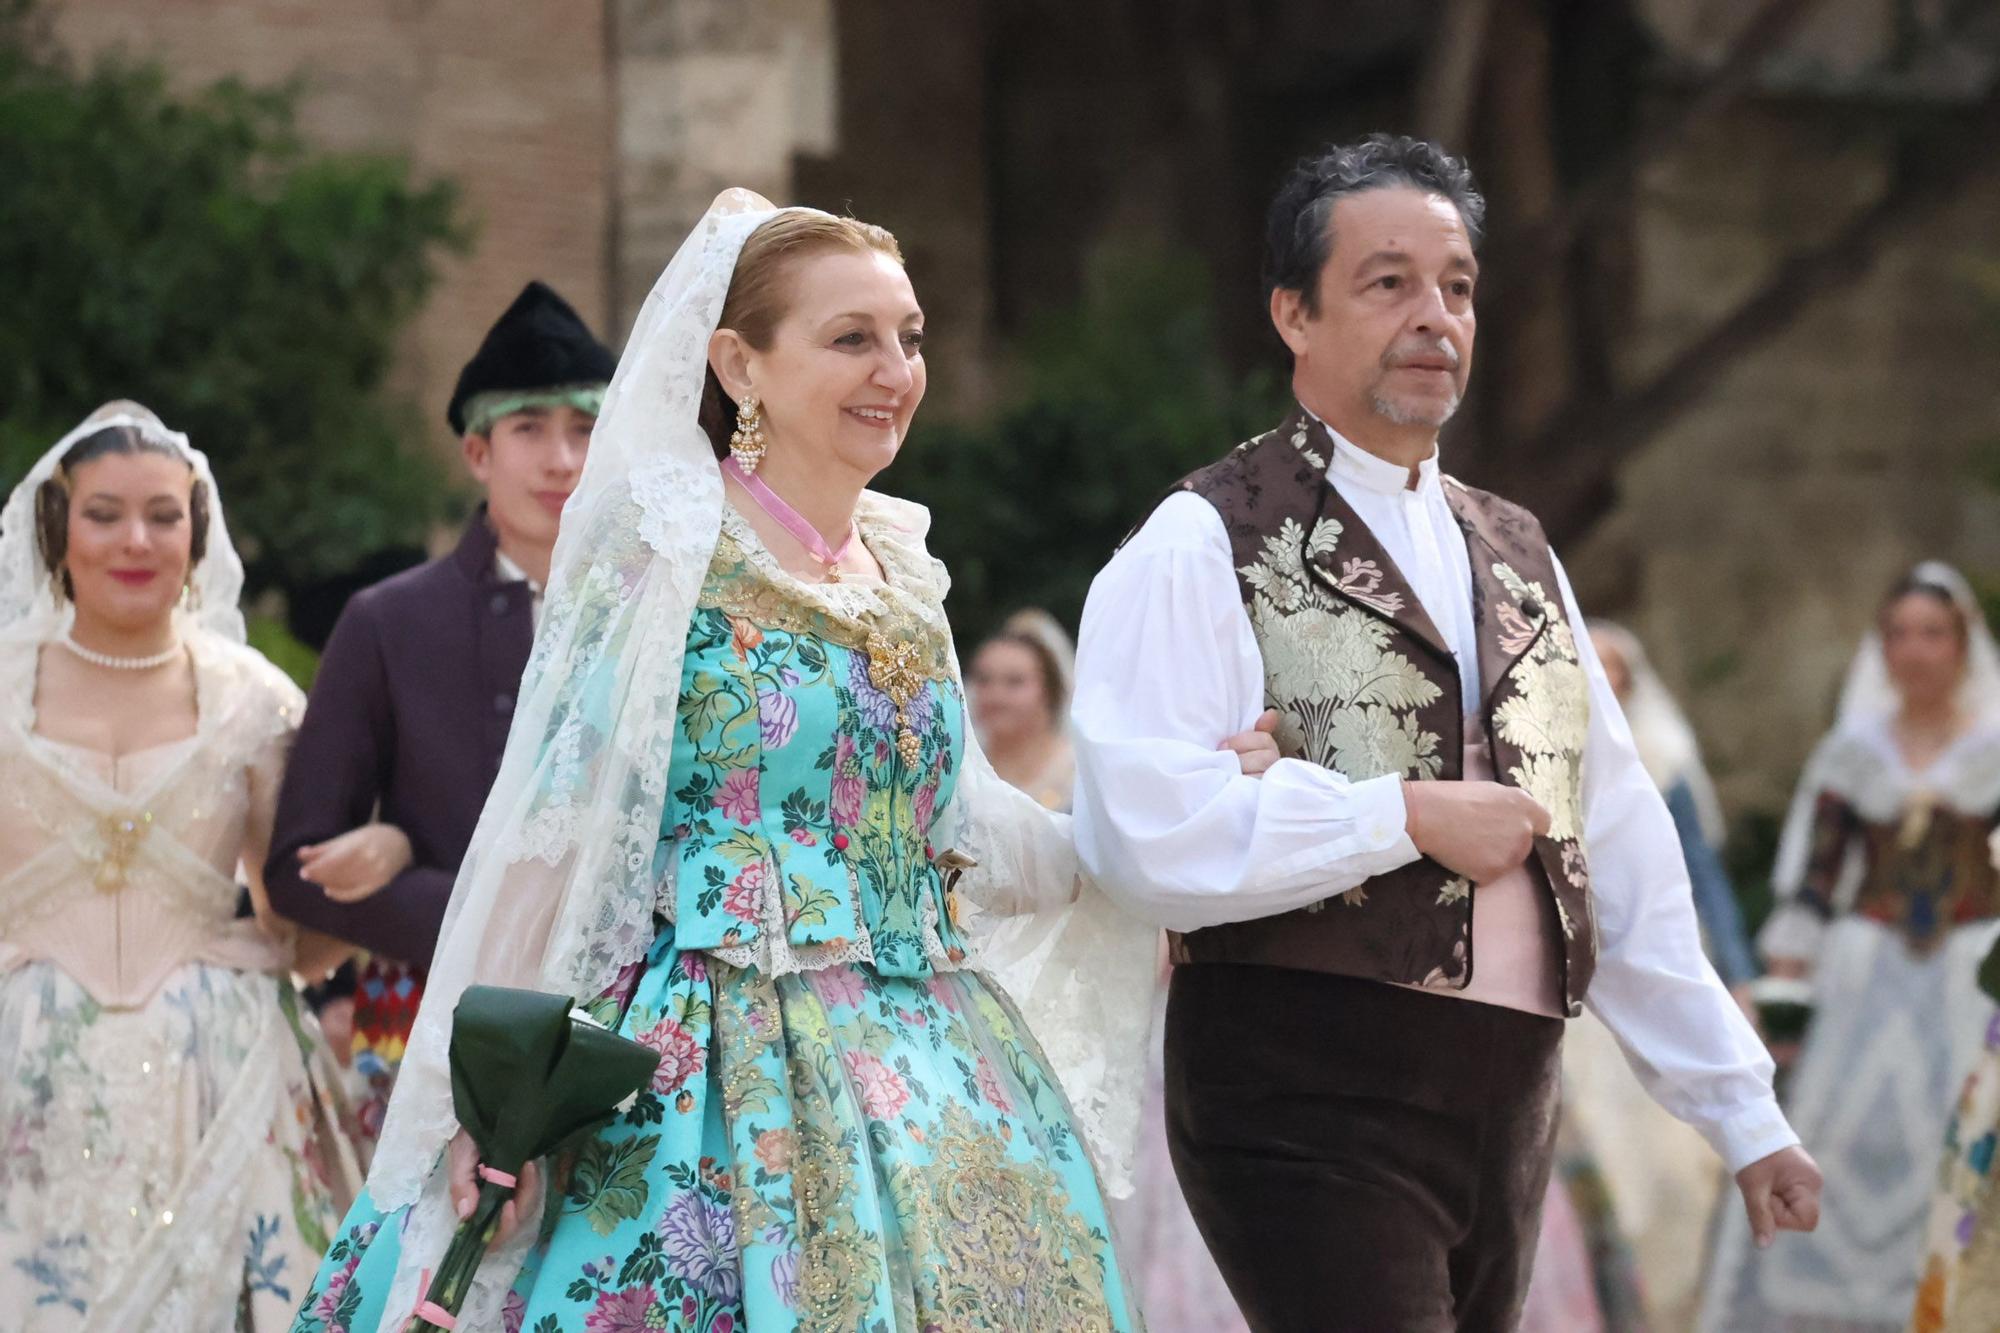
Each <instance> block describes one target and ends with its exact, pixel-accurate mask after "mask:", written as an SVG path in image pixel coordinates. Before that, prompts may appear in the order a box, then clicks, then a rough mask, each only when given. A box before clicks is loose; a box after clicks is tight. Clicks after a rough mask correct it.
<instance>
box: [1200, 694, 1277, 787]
mask: <svg viewBox="0 0 2000 1333" xmlns="http://www.w3.org/2000/svg"><path fill="white" fill-rule="evenodd" d="M1277 731H1278V710H1277V709H1275V708H1266V709H1265V710H1264V715H1263V716H1262V717H1260V718H1258V719H1257V721H1256V722H1255V723H1254V724H1253V725H1252V726H1251V728H1250V730H1248V731H1241V732H1238V733H1237V734H1236V735H1234V736H1231V737H1230V738H1229V739H1228V740H1226V741H1224V742H1223V743H1222V744H1220V745H1218V746H1216V747H1215V748H1216V749H1218V750H1230V751H1233V752H1234V753H1235V755H1236V762H1237V763H1239V764H1241V765H1242V766H1243V776H1244V777H1246V778H1255V777H1261V776H1263V774H1264V770H1266V769H1268V768H1269V767H1270V766H1271V765H1273V764H1275V763H1277V762H1278V760H1279V759H1280V758H1282V757H1283V756H1281V755H1280V754H1279V753H1278V736H1277Z"/></svg>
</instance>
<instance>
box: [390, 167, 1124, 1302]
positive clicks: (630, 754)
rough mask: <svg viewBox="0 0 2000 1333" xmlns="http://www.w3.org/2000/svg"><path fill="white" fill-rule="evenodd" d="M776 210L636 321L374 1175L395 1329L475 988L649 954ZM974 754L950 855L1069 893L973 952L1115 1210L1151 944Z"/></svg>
mask: <svg viewBox="0 0 2000 1333" xmlns="http://www.w3.org/2000/svg"><path fill="white" fill-rule="evenodd" d="M778 211H779V210H777V209H775V208H773V207H772V205H771V204H770V203H769V202H767V201H766V200H764V199H762V198H760V197H759V196H757V195H755V194H753V193H751V192H749V191H745V190H729V191H726V192H724V193H723V194H722V195H720V196H718V197H717V199H716V201H715V203H714V204H713V205H712V206H711V207H710V209H709V211H708V213H707V214H706V215H705V216H704V217H703V218H702V220H701V221H700V223H699V224H697V226H696V227H695V229H694V231H693V232H692V233H691V234H690V235H689V237H688V239H687V240H686V241H685V242H684V243H683V244H682V246H681V248H680V251H679V253H677V254H676V255H675V256H674V258H673V260H672V262H671V263H669V264H668V265H667V268H666V271H665V272H664V273H663V274H661V276H660V279H659V281H658V282H657V283H655V284H654V286H653V289H652V292H651V293H650V294H649V295H648V296H647V298H646V302H645V305H644V307H643V308H642V309H641V311H640V313H639V318H638V321H637V322H636V324H635V325H634V327H633V330H632V335H631V338H630V340H629V341H628V343H627V345H626V348H625V353H624V355H623V356H622V357H621V358H620V360H619V363H618V369H617V373H616V374H615V375H614V376H613V378H612V380H611V385H610V388H609V389H608V391H607V392H606V395H605V399H604V407H603V411H602V413H601V414H600V415H599V417H598V421H597V427H596V430H595V432H594V433H593V435H592V438H591V447H590V454H589V458H588V460H587V461H586V463H585V466H584V470H583V476H582V478H581V480H580V482H579V485H578V487H577V490H576V492H575V493H574V494H573V495H572V496H571V497H570V500H569V503H568V505H567V506H566V507H565V509H564V513H563V522H562V530H561V535H560V537H559V538H558V540H557V542H556V547H555V553H554V559H553V561H552V562H551V565H550V571H549V581H548V584H547V590H546V593H545V603H544V611H543V616H542V623H541V628H540V630H539V632H538V633H537V635H536V639H535V648H534V652H533V654H532V655H531V657H530V658H529V662H528V668H527V672H526V674H525V676H524V677H523V679H522V682H521V689H520V692H519V695H518V703H517V705H516V710H515V715H514V723H513V729H512V731H511V732H510V733H509V736H508V740H507V748H506V752H505V755H504V757H503V759H502V761H501V765H500V773H499V777H498V779H497V780H496V781H495V783H494V786H493V789H492V791H491V792H490V793H489V795H488V797H487V800H486V805H485V808H484V810H483V811H482V813H481V815H480V818H479V824H478V828H477V830H476V832H475V834H474V836H473V839H472V843H471V849H470V850H469V851H468V852H467V854H466V857H465V860H464V862H463V863H462V864H461V866H460V868H459V873H458V880H457V883H456V885H455V887H454V888H453V891H452V897H451V905H450V907H449V909H448V910H447V912H446V914H445V919H444V927H443V931H442V933H441V934H440V936H439V943H438V949H437V954H436V956H435V957H434V958H433V960H432V962H431V968H430V974H429V978H428V980H427V982H426V985H425V992H424V999H423V1005H422V1008H421V1010H420V1011H419V1013H418V1016H417V1021H416V1025H415V1028H414V1029H413V1031H412V1032H411V1035H410V1041H409V1045H408V1048H407V1051H406V1054H405V1056H404V1061H403V1065H402V1069H401V1072H400V1074H399V1076H398V1080H397V1085H396V1091H395V1095H394V1097H393V1099H392V1101H391V1104H390V1107H389V1111H388V1117H387V1121H386V1123H385V1125H384V1128H383V1134H382V1139H381V1143H380V1145H379V1147H378V1149H377V1152H376V1155H375V1160H374V1165H373V1168H372V1170H371V1172H370V1175H369V1182H368V1183H369V1192H370V1195H371V1196H372V1198H373V1200H374V1202H375V1204H376V1205H377V1206H378V1207H379V1208H381V1209H382V1210H383V1211H384V1212H388V1211H392V1210H394V1209H396V1208H399V1207H403V1206H405V1205H408V1206H409V1207H410V1213H409V1219H408V1224H407V1228H406V1230H405V1233H404V1237H403V1244H402V1247H401V1262H400V1264H399V1267H398V1270H397V1274H396V1279H395V1283H394V1285H393V1287H392V1288H391V1291H390V1293H389V1296H388V1300H387V1304H386V1306H385V1310H386V1311H388V1312H389V1316H396V1315H397V1314H398V1312H401V1313H403V1314H406V1313H407V1312H408V1311H409V1310H410V1309H411V1308H412V1307H413V1305H414V1304H415V1302H416V1301H417V1299H418V1297H419V1296H420V1295H421V1292H420V1291H419V1289H418V1288H419V1282H420V1279H421V1277H422V1274H423V1270H424V1269H426V1268H433V1267H435V1266H436V1263H437V1261H438V1258H439V1256H440V1255H441V1254H442V1253H443V1251H444V1248H445V1245H446V1243H447V1242H448V1240H449V1239H450V1236H451V1234H452V1231H453V1230H454V1229H455V1228H456V1226H457V1218H456V1216H455V1215H454V1214H453V1212H452V1210H451V1206H450V1200H449V1197H448V1188H447V1183H446V1181H445V1179H444V1171H443V1169H442V1167H441V1166H440V1164H439V1163H440V1157H439V1154H440V1150H441V1149H442V1148H443V1147H444V1145H445V1143H446V1142H447V1141H448V1140H449V1139H450V1137H451V1135H452V1134H453V1133H454V1132H456V1130H457V1122H456V1119H455V1118H454V1116H453V1113H452V1100H451V1078H450V1072H449V1067H448V1062H447V1055H448V1047H449V1041H450V1032H451V1014H452V1009H453V1007H454V1006H455V1005H456V1003H457V1001H458V998H459V996H460V995H461V994H462V993H463V991H464V990H465V988H466V987H467V986H468V985H472V984H475V983H477V984H485V985H501V986H519V987H528V988H533V989H538V990H543V991H550V992H555V993H558V994H566V995H573V996H576V997H578V998H579V999H581V998H586V997H589V996H592V995H595V994H598V993H599V992H601V991H603V990H604V989H606V987H608V986H609V985H610V984H611V983H612V982H613V981H614V980H616V978H617V977H618V975H619V973H620V971H621V970H622V969H623V968H625V967H627V966H628V965H633V964H637V963H638V962H640V961H641V960H642V959H643V958H644V957H645V955H646V953H647V951H648V949H649V948H650V947H651V944H652V941H653V936H654V927H653V913H654V902H655V894H656V890H657V888H658V884H657V882H656V877H655V874H654V869H653V863H654V850H655V845H656V843H657V841H658V839H659V836H660V834H659V830H660V822H661V812H662V809H663V807H664V804H665V801H666V796H667V777H668V765H669V761H670V759H671V756H672V752H673V743H674V728H675V725H676V717H677V705H678V695H679V686H680V679H681V667H682V656H683V650H684V647H685V643H686V638H687V630H688V625H689V622H690V620H691V618H692V616H693V614H694V611H695V607H696V600H697V598H698V596H699V594H700V591H701V587H702V584H703V581H704V579H705V578H706V575H707V571H708V567H709V562H710V559H711V557H712V556H713V554H714V551H715V547H716V543H717V540H718V536H719V533H720V530H721V522H722V508H723V504H724V499H723V487H722V473H721V469H720V468H719V466H718V465H717V462H716V458H715V454H714V451H713V449H712V448H711V447H710V443H709V439H708V436H707V434H706V433H705V432H704V431H703V430H702V428H701V426H700V424H699V423H698V420H697V410H698V405H699V402H700V396H701V391H702V385H703V379H704V376H705V374H706V371H707V364H708V341H709V337H710V335H711V334H712V333H713V332H714V330H715V328H716V325H717V322H718V320H719V319H720V317H721V311H722V304H723V300H724V298H725V296H726V295H727V293H728V290H729V283H730V278H731V276H732V274H733V273H734V271H735V267H736V260H737V256H738V254H739V253H740V252H741V250H742V247H743V243H744V241H745V240H746V239H747V238H748V236H749V235H750V233H751V232H753V231H754V230H756V228H757V227H758V226H760V225H762V224H763V223H764V222H766V221H767V220H769V219H770V218H772V217H773V216H775V215H776V214H777V212H778ZM967 734H968V747H969V748H968V753H967V757H966V763H965V768H964V773H963V775H962V777H961V780H960V784H959V788H958V792H957V794H956V796H955V798H954V800H953V802H952V809H951V811H950V812H948V815H947V817H949V816H951V815H956V816H957V817H958V819H957V825H956V827H953V828H949V829H944V830H940V831H939V835H938V836H939V839H940V841H939V845H940V846H957V847H960V848H961V849H963V850H965V851H967V852H968V853H969V854H970V855H972V856H974V857H976V858H978V859H979V860H981V862H982V865H983V870H982V872H981V873H982V874H983V875H988V876H990V875H994V874H998V875H1011V874H1015V873H1017V872H1018V873H1019V874H1020V875H1022V876H1024V877H1026V876H1031V875H1032V876H1037V877H1040V878H1041V879H1042V881H1043V882H1044V883H1046V882H1047V878H1048V877H1050V876H1054V877H1058V878H1059V879H1060V883H1059V884H1058V885H1057V886H1056V887H1055V889H1054V891H1053V893H1051V892H1050V891H1049V890H1047V889H1038V890H1035V891H1033V892H1032V893H1031V894H1030V895H1028V896H1030V897H1034V898H1038V899H1041V900H1042V901H1044V902H1050V905H1051V906H1061V907H1062V910H1050V911H1043V912H1039V913H1037V914H1036V915H1034V916H1028V917H1020V916H1016V917H1009V918H1004V919H1001V920H998V921H993V922H992V929H988V930H981V931H979V932H978V933H977V935H976V947H980V948H981V953H980V958H981V966H982V967H984V968H985V969H986V970H988V971H989V972H991V973H993V974H995V975H996V977H997V979H999V980H1000V981H1001V983H1002V985H1003V986H1004V987H1005V988H1006V989H1007V990H1008V991H1009V993H1010V994H1011V995H1012V997H1013V998H1014V999H1015V1001H1016V1002H1017V1004H1019V1005H1020V1007H1021V1009H1022V1010H1023V1013H1024V1016H1025V1017H1026V1018H1027V1019H1028V1022H1029V1025H1030V1028H1031V1030H1032V1031H1034V1032H1035V1033H1036V1034H1037V1036H1039V1037H1040V1038H1041V1039H1042V1041H1043V1043H1044V1045H1045V1046H1046V1048H1047V1049H1048V1052H1049V1055H1050V1057H1051V1059H1052V1060H1053V1061H1054V1062H1055V1063H1056V1065H1057V1068H1058V1070H1059V1071H1062V1073H1063V1081H1064V1087H1065V1090H1066V1091H1067V1092H1068V1093H1069V1094H1070V1097H1071V1100H1072V1103H1073V1104H1074V1106H1075V1109H1076V1112H1077V1121H1078V1126H1079V1130H1080V1132H1082V1133H1083V1134H1084V1135H1085V1137H1086V1139H1087V1140H1088V1141H1089V1142H1090V1143H1091V1146H1092V1148H1093V1150H1094V1152H1095V1154H1096V1156H1097V1160H1098V1161H1099V1163H1100V1166H1101V1167H1102V1169H1103V1172H1104V1174H1105V1176H1106V1178H1107V1182H1108V1184H1110V1187H1111V1188H1112V1189H1113V1190H1114V1192H1115V1191H1116V1190H1117V1188H1118V1183H1119V1182H1120V1181H1122V1180H1124V1179H1126V1178H1127V1174H1128V1165H1129V1156H1130V1152H1131V1144H1132V1142H1133V1141H1135V1140H1136V1134H1137V1123H1138V1104H1139V1093H1140V1072H1141V1069H1142V1061H1143V1056H1144V1049H1145V1036H1146V1024H1147V1021H1148V1014H1149V1012H1150V1009H1149V994H1150V988H1151V983H1152V975H1151V968H1152V961H1153V943H1152V940H1153V932H1152V931H1151V930H1150V929H1149V928H1146V927H1143V926H1141V925H1139V924H1138V923H1137V922H1134V921H1132V920H1130V919H1129V918H1124V917H1122V916H1120V915H1118V913H1117V912H1116V909H1115V908H1112V907H1111V906H1110V904H1109V903H1108V901H1107V900H1105V899H1104V898H1103V895H1102V894H1100V893H1098V892H1096V890H1095V889H1094V888H1091V887H1089V886H1087V885H1083V886H1081V892H1080V893H1078V892H1077V886H1078V881H1077V879H1076V873H1075V855H1074V852H1073V850H1070V849H1069V845H1068V836H1067V828H1066V826H1059V827H1058V828H1057V829H1056V832H1057V833H1058V834H1059V835H1060V836H1059V837H1055V838H1051V837H1049V836H1046V835H1047V830H1046V829H1044V830H1042V832H1043V834H1044V836H1042V837H1040V838H1034V839H1029V840H1027V841H1026V842H1025V843H1022V844H1019V845H1018V846H1019V849H1018V850H1016V846H1017V844H1016V842H1015V840H1013V839H1012V838H1011V837H1010V836H1009V833H1008V831H1007V830H1006V829H1004V828H1000V827H996V826H993V825H992V824H989V823H988V822H987V821H985V820H983V819H982V811H985V810H988V809H990V810H992V811H993V812H995V813H996V815H999V816H1004V817H1007V818H1012V817H1016V816H1017V815H1018V814H1019V813H1020V809H1021V806H1020V805H1017V804H1015V803H1014V802H1013V801H1012V800H1010V799H1009V798H1010V797H1013V796H1014V795H1016V794H1015V793H1013V792H1012V789H1011V788H1006V787H1005V785H1004V784H1003V783H1002V782H1001V781H1000V779H999V778H998V777H997V776H994V775H993V773H992V770H991V767H990V766H989V765H988V764H987V763H986V762H985V759H984V757H983V755H981V754H979V753H978V752H977V749H976V747H973V746H972V744H971V742H970V739H969V736H970V729H969V728H968V729H967ZM1019 799H1020V802H1021V803H1022V804H1025V806H1027V807H1028V808H1029V809H1031V810H1034V809H1036V808H1035V807H1034V805H1033V802H1032V801H1028V800H1027V799H1026V798H1025V797H1021V798H1019ZM1038 813H1039V812H1038ZM1039 817H1040V818H1042V819H1044V820H1046V819H1048V818H1050V816H1047V815H1046V814H1040V816H1039ZM996 822H997V821H996ZM1052 843H1057V844H1060V846H1061V848H1062V852H1061V854H1059V855H1058V854H1053V853H1052V852H1051V844H1052ZM1022 882H1024V883H1025V882H1028V881H1026V880H1025V879H1024V880H1023V881H1022ZM1072 897H1074V898H1075V899H1076V901H1075V903H1074V904H1073V905H1068V904H1069V900H1070V899H1071V898H1072ZM1051 900H1052V901H1051ZM982 921H992V918H991V917H986V916H983V917H982ZM981 942H983V946H982V944H981ZM534 1230H535V1228H534V1227H532V1226H524V1227H523V1228H522V1229H521V1232H520V1234H519V1235H517V1236H516V1237H514V1238H513V1240H512V1241H510V1243H509V1245H508V1246H507V1247H505V1248H503V1249H496V1250H495V1251H493V1252H492V1253H491V1254H489V1256H488V1258H487V1260H486V1262H485V1263H484V1264H482V1265H481V1268H480V1273H479V1277H478V1278H477V1279H476V1281H475V1283H474V1288H473V1291H472V1293H471V1295H470V1297H469V1298H468V1300H467V1303H466V1305H465V1307H464V1311H463V1313H462V1314H461V1318H460V1324H461V1327H469V1328H484V1327H489V1326H491V1327H498V1313H497V1312H498V1310H499V1306H500V1302H501V1300H502V1299H503V1298H504V1295H505V1292H506V1288H507V1286H508V1284H509V1283H510V1282H511V1281H512V1277H513V1274H514V1273H515V1271H517V1269H518V1266H519V1262H520V1259H521V1257H522V1255H523V1254H524V1253H525V1251H526V1248H527V1246H528V1244H529V1243H530V1242H531V1240H532V1237H533V1233H534ZM389 1316H385V1318H388V1317H389ZM399 1323H400V1318H390V1322H389V1323H387V1324H385V1327H391V1326H395V1325H397V1324H399Z"/></svg>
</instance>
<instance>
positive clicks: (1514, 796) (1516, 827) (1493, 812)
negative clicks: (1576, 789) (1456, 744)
mask: <svg viewBox="0 0 2000 1333" xmlns="http://www.w3.org/2000/svg"><path fill="white" fill-rule="evenodd" d="M1403 809H1404V811H1405V819H1406V821H1407V822H1406V824H1405V828H1406V829H1407V831H1408V832H1409V835H1410V841H1411V842H1413V843H1415V844H1416V845H1417V850H1418V851H1420V852H1422V853H1423V854H1424V855H1425V856H1428V857H1430V858H1431V860H1433V861H1436V862H1437V863H1438V864H1440V865H1442V866H1443V867H1444V868H1445V869H1446V870H1450V871H1452V872H1454V873H1456V874H1460V875H1463V876H1465V877H1466V878H1467V879H1469V880H1471V881H1472V882H1473V883H1474V884H1491V883H1492V882H1493V881H1494V880H1496V879H1499V878H1500V877H1501V876H1502V875H1504V874H1506V873H1507V872H1508V871H1510V870H1513V869H1514V868H1516V867H1517V866H1519V865H1520V864H1521V863H1522V862H1524V861H1526V860H1527V859H1528V853H1529V852H1530V851H1532V850H1533V849H1534V845H1535V835H1536V834H1538V833H1547V832H1548V831H1549V812H1548V811H1546V810H1544V809H1543V808H1542V806H1541V803H1540V802H1539V801H1537V800H1536V799H1535V798H1534V797H1532V796H1530V795H1528V793H1526V792H1524V791H1522V790H1520V789H1519V788H1516V787H1508V786H1503V785H1502V784H1500V783H1498V782H1405V783H1404V784H1403Z"/></svg>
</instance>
